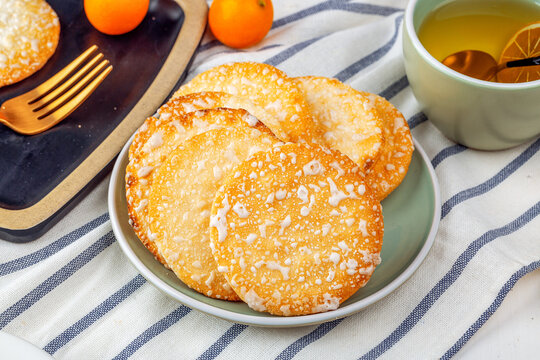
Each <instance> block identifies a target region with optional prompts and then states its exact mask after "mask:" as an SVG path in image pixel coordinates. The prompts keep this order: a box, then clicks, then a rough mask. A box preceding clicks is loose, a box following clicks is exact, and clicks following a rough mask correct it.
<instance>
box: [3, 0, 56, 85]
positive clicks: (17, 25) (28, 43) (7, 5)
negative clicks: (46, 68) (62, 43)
mask: <svg viewBox="0 0 540 360" xmlns="http://www.w3.org/2000/svg"><path fill="white" fill-rule="evenodd" d="M59 37H60V21H59V20H58V16H57V15H56V13H55V12H54V10H53V9H52V8H51V7H50V6H49V4H47V3H46V2H45V1H43V0H2V10H1V14H0V39H1V41H0V87H2V86H5V85H10V84H13V83H16V82H18V81H20V80H23V79H25V78H27V77H28V76H30V75H32V74H33V73H35V72H36V71H38V70H39V69H41V68H42V67H43V65H45V63H46V62H47V60H49V58H50V57H51V56H52V55H53V54H54V52H55V50H56V46H57V45H58V40H59Z"/></svg>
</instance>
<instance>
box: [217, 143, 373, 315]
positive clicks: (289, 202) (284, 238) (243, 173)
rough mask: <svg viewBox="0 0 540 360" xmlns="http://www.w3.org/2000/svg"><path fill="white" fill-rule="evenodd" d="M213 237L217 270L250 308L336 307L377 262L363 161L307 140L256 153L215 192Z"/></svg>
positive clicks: (278, 311) (296, 310)
mask: <svg viewBox="0 0 540 360" xmlns="http://www.w3.org/2000/svg"><path fill="white" fill-rule="evenodd" d="M210 226H211V233H210V240H211V244H212V246H213V254H214V258H215V259H216V262H217V265H218V270H219V271H220V272H221V273H222V274H223V275H225V278H226V279H227V280H228V281H229V283H230V285H231V286H232V288H233V289H234V290H235V291H236V292H237V294H238V295H239V296H240V297H241V298H242V300H243V301H245V302H246V303H247V304H248V305H249V306H250V307H251V308H252V309H254V310H257V311H267V312H270V313H271V314H275V315H284V316H292V315H303V314H311V313H318V312H324V311H329V310H334V309H336V308H337V307H338V306H339V304H341V303H342V302H343V301H345V300H346V299H347V298H349V297H350V296H351V295H352V294H354V293H355V292H356V291H357V290H358V289H359V288H360V287H362V286H364V285H365V283H366V282H367V281H368V280H369V278H370V276H371V274H372V273H373V271H374V269H375V267H376V266H377V265H378V264H379V263H380V256H379V253H380V250H381V246H382V239H383V217H382V209H381V205H380V203H379V201H378V200H377V199H375V198H374V197H372V196H371V194H370V193H369V188H368V187H367V186H366V185H365V182H364V179H363V176H362V175H361V174H360V171H359V168H358V166H357V165H356V164H355V163H354V162H352V161H351V160H350V159H349V158H348V157H346V156H345V155H343V154H341V153H339V152H337V151H333V150H328V149H326V148H323V147H320V146H319V145H308V144H285V145H281V146H275V147H273V148H272V149H271V150H269V151H266V152H258V153H256V154H254V155H253V156H252V157H250V158H249V159H247V160H246V161H244V162H242V163H240V164H239V165H238V166H237V167H236V168H235V169H233V170H232V172H231V175H230V176H229V177H228V178H227V180H226V181H225V183H224V185H223V186H222V188H221V189H220V190H219V191H218V193H217V194H216V197H215V200H214V204H213V207H212V217H211V220H210Z"/></svg>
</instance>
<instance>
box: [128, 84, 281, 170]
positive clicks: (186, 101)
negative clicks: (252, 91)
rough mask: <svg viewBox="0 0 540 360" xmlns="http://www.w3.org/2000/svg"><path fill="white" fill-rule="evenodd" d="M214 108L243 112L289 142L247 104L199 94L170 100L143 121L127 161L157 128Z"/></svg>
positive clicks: (270, 118)
mask: <svg viewBox="0 0 540 360" xmlns="http://www.w3.org/2000/svg"><path fill="white" fill-rule="evenodd" d="M218 107H224V108H230V109H244V110H247V111H248V112H249V113H251V114H252V115H253V116H255V117H256V118H257V119H259V121H261V122H262V123H263V124H264V125H266V126H267V127H268V128H269V129H270V130H272V132H273V133H274V134H275V135H276V136H277V137H278V138H279V139H281V140H282V141H288V140H289V138H288V136H287V134H286V133H285V132H284V130H283V129H282V128H281V126H280V125H279V122H278V121H277V120H276V119H275V118H274V117H273V116H272V115H270V114H269V113H268V112H266V111H265V110H264V109H263V108H261V107H260V106H257V105H255V104H254V103H253V102H251V101H250V100H248V99H245V98H242V97H239V96H234V95H231V94H227V93H223V92H199V93H192V94H187V95H184V96H180V97H178V98H172V99H170V100H169V101H167V102H166V103H165V104H163V105H162V106H161V107H160V108H159V109H158V111H157V113H156V114H155V115H154V116H151V117H149V118H147V119H146V121H145V122H144V123H143V124H142V125H141V127H140V128H139V129H138V130H137V132H136V133H135V136H134V137H133V141H132V142H131V145H130V147H129V159H130V160H131V159H132V158H133V157H134V156H135V155H134V154H136V153H137V152H138V151H139V150H140V149H141V148H142V147H143V146H144V144H145V143H146V141H147V140H148V139H149V138H150V137H151V136H152V135H153V134H154V133H155V132H156V130H157V129H159V127H160V126H164V125H165V124H166V123H168V122H171V121H174V120H176V119H178V118H179V117H181V116H183V115H184V114H187V113H189V112H193V111H197V110H203V109H215V108H218Z"/></svg>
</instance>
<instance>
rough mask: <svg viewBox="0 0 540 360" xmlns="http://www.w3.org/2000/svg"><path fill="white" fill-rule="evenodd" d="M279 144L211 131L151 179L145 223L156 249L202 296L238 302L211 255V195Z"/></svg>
mask: <svg viewBox="0 0 540 360" xmlns="http://www.w3.org/2000/svg"><path fill="white" fill-rule="evenodd" d="M277 141H278V140H277V139H275V138H274V137H273V136H271V135H268V134H264V133H262V132H260V131H259V130H256V129H253V128H246V127H240V126H234V127H227V128H222V129H215V130H209V131H207V132H204V133H202V134H199V135H197V136H194V137H192V138H190V139H189V140H187V141H185V142H183V143H182V144H181V145H180V146H178V147H177V148H176V149H175V150H173V151H172V152H171V153H170V155H169V157H168V158H167V160H166V161H165V162H164V164H163V165H162V166H161V167H160V168H159V170H158V171H157V173H156V175H155V176H154V184H153V186H152V190H151V192H150V198H149V205H148V207H149V210H148V222H149V224H150V230H151V232H152V234H153V235H154V238H155V239H156V240H155V243H156V245H157V247H158V249H159V250H160V253H161V254H162V255H163V257H164V258H165V261H166V262H167V264H168V265H169V267H170V268H171V270H173V271H174V273H175V274H176V275H177V276H178V278H180V280H182V281H183V282H184V283H185V284H186V285H188V286H189V287H191V288H193V289H195V290H197V291H198V292H200V293H202V294H204V295H206V296H209V297H214V298H218V299H225V300H239V298H238V296H237V295H236V293H235V292H234V291H233V290H232V289H231V287H230V286H229V284H228V283H227V281H226V280H225V278H224V277H223V275H222V274H221V273H220V272H219V271H218V267H217V265H216V263H215V261H214V259H213V257H212V253H211V251H210V244H209V241H210V240H209V226H208V222H209V219H210V210H211V206H212V201H213V200H214V195H215V193H216V191H217V190H218V188H219V187H220V185H221V183H222V182H223V180H224V177H225V175H226V174H227V173H228V172H229V171H230V170H231V168H232V167H234V165H236V164H237V163H239V162H240V161H242V160H244V159H246V158H247V157H248V156H249V155H250V154H251V153H253V152H257V151H261V150H264V149H268V148H270V147H271V146H272V145H273V144H275V143H276V142H277Z"/></svg>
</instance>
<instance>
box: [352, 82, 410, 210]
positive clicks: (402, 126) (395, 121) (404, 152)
mask: <svg viewBox="0 0 540 360" xmlns="http://www.w3.org/2000/svg"><path fill="white" fill-rule="evenodd" d="M362 94H364V96H366V97H368V98H370V99H371V101H372V102H373V103H374V104H375V106H376V107H377V109H378V110H379V114H380V115H381V118H382V120H383V134H384V137H385V142H384V145H383V147H382V148H381V154H380V156H379V158H378V159H377V161H376V162H375V164H374V165H373V166H372V167H371V168H369V169H368V170H367V177H366V183H367V184H368V185H369V186H370V187H371V188H372V189H373V191H374V193H375V194H376V196H377V197H378V198H379V199H380V200H382V199H384V198H385V197H387V196H388V195H389V194H390V193H391V192H392V191H394V189H395V188H397V187H398V185H399V184H401V182H402V181H403V179H404V178H405V175H407V170H408V169H409V164H410V163H411V158H412V154H413V151H414V143H413V140H412V137H411V131H410V129H409V125H408V124H407V121H406V120H405V118H404V117H403V115H402V114H401V113H400V112H399V110H398V109H396V108H395V107H394V105H392V104H391V103H390V102H389V101H387V100H386V99H385V98H383V97H381V96H378V95H374V94H369V93H366V92H363V93H362Z"/></svg>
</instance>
